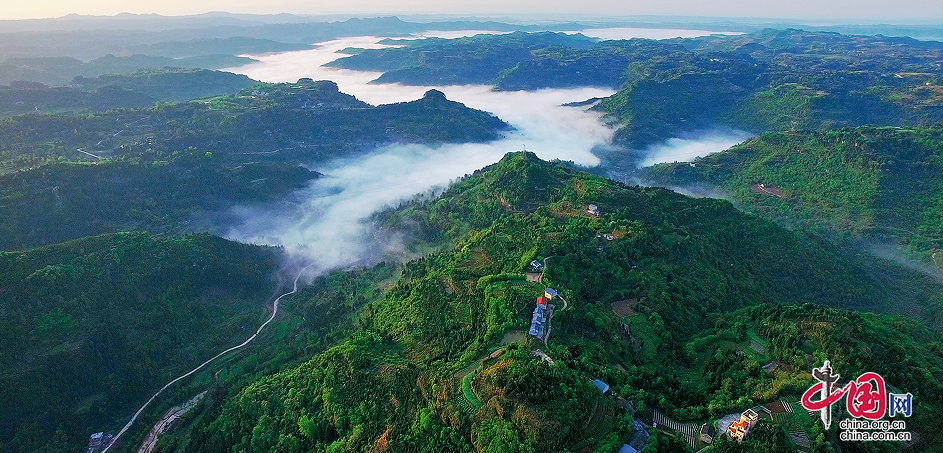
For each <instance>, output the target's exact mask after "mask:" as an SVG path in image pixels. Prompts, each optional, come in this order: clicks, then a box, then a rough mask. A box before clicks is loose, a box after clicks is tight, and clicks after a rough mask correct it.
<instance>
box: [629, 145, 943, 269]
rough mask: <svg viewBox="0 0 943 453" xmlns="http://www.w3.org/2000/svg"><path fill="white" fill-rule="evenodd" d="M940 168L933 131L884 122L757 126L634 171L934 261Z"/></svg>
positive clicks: (942, 260)
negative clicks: (736, 140)
mask: <svg viewBox="0 0 943 453" xmlns="http://www.w3.org/2000/svg"><path fill="white" fill-rule="evenodd" d="M941 175H943V130H941V129H939V128H887V127H883V128H882V127H860V128H855V129H842V130H837V131H830V132H787V133H767V134H763V135H762V136H760V137H757V138H754V139H751V140H749V141H747V142H746V143H743V144H741V145H738V146H735V147H733V148H731V149H729V150H727V151H725V152H722V153H716V154H713V155H710V156H707V157H705V158H701V159H698V160H696V161H695V162H694V164H693V166H692V165H689V164H687V163H684V164H664V165H657V166H655V167H652V168H648V169H645V170H643V177H646V178H649V179H652V180H654V181H655V182H656V183H659V184H667V185H676V186H697V185H713V186H719V187H721V188H722V189H723V190H724V191H725V192H727V193H728V194H729V196H730V197H731V198H732V199H733V200H734V201H735V202H736V203H738V204H741V205H743V206H744V207H745V208H746V209H747V210H749V211H751V212H755V213H757V214H761V215H763V216H766V217H769V218H773V219H776V220H779V221H783V222H787V223H792V224H799V225H803V226H805V227H811V228H818V229H821V230H824V231H827V232H829V233H831V234H833V235H835V236H837V237H839V238H848V239H858V240H860V239H866V240H877V241H882V242H890V243H892V244H902V245H905V246H906V247H908V248H909V249H910V250H912V251H914V252H916V253H917V254H919V255H922V259H924V260H926V261H927V262H928V263H929V264H933V263H932V262H933V260H936V263H935V264H936V265H937V266H940V265H943V256H940V255H939V253H940V249H941V248H943V178H941ZM760 184H762V185H763V186H762V187H760V186H759V185H760ZM764 188H766V190H764Z"/></svg>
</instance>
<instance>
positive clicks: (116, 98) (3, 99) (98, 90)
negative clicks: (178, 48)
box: [0, 67, 258, 117]
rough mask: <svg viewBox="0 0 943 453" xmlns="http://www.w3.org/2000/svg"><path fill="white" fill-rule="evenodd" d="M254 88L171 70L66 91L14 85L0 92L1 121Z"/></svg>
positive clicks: (79, 81) (98, 80)
mask: <svg viewBox="0 0 943 453" xmlns="http://www.w3.org/2000/svg"><path fill="white" fill-rule="evenodd" d="M256 83H258V82H256V81H254V80H252V79H250V78H248V77H246V76H243V75H236V74H232V73H229V72H221V71H210V70H206V69H180V68H170V67H167V68H161V69H146V70H144V69H142V70H137V71H134V72H131V73H128V74H121V75H118V74H109V75H103V76H99V77H82V76H78V77H76V78H75V79H73V80H72V82H71V84H70V86H67V87H49V86H46V85H43V84H41V83H38V82H21V81H16V82H13V83H11V84H10V86H9V87H3V86H0V117H5V116H12V115H17V114H23V113H43V114H56V113H58V114H62V113H87V112H104V111H107V110H114V109H120V108H126V109H135V108H144V107H152V106H153V105H154V103H155V102H183V101H189V100H191V99H196V98H205V97H216V96H226V95H233V94H236V93H238V92H239V91H240V90H242V89H243V88H248V87H251V86H253V85H255V84H256Z"/></svg>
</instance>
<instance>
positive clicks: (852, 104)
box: [331, 30, 943, 148]
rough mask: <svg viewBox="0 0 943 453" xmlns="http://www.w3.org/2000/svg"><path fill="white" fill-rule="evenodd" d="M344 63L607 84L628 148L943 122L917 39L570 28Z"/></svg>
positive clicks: (513, 86)
mask: <svg viewBox="0 0 943 453" xmlns="http://www.w3.org/2000/svg"><path fill="white" fill-rule="evenodd" d="M390 43H391V44H399V45H401V47H396V48H386V49H367V50H363V51H361V52H358V53H357V54H356V55H351V56H348V57H345V58H341V59H338V60H336V61H335V62H333V63H331V65H333V66H338V67H343V68H349V69H360V70H374V71H384V74H383V75H382V76H381V77H380V78H379V79H377V80H376V81H375V82H377V83H393V82H395V83H406V84H417V85H424V84H433V83H437V84H449V83H483V84H489V85H492V86H494V87H495V89H499V90H521V89H530V90H532V89H539V88H558V87H572V86H604V87H611V88H615V89H619V90H620V91H619V92H617V93H616V94H614V95H612V96H610V97H607V98H605V99H603V101H602V102H601V103H600V104H599V105H598V106H597V107H596V108H597V109H599V110H601V111H604V112H606V113H607V114H608V115H609V117H610V118H611V119H612V120H613V121H614V122H616V123H618V125H619V130H618V132H617V134H616V139H615V140H616V143H617V144H620V145H624V146H626V147H629V148H643V147H645V146H647V145H651V144H653V143H656V142H659V141H662V140H665V139H668V138H671V137H675V136H677V135H678V134H681V133H685V132H691V131H696V130H698V129H703V128H710V127H716V126H729V127H734V128H739V129H745V130H754V131H765V130H818V129H827V128H832V127H836V126H856V125H865V124H882V125H899V126H903V125H915V124H916V125H921V124H922V125H930V124H938V123H940V122H941V121H943V116H941V114H943V110H941V109H940V101H941V96H940V93H941V91H940V83H941V80H940V63H941V62H943V45H941V44H940V43H939V42H932V41H931V42H924V41H917V40H914V39H910V38H888V37H882V36H877V37H865V36H846V35H840V34H837V33H825V32H806V31H801V30H763V31H758V32H754V33H749V34H745V35H739V36H719V35H718V36H710V37H702V38H690V39H674V40H662V41H654V40H644V39H631V40H623V41H601V42H600V41H598V40H595V39H589V38H586V37H584V36H581V35H567V34H563V33H549V32H547V33H533V34H528V33H511V34H505V35H478V36H474V37H469V38H462V39H453V40H436V39H423V40H412V41H404V40H396V41H391V42H390Z"/></svg>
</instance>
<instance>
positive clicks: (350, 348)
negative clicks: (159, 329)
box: [166, 153, 943, 452]
mask: <svg viewBox="0 0 943 453" xmlns="http://www.w3.org/2000/svg"><path fill="white" fill-rule="evenodd" d="M590 203H592V204H596V205H598V206H599V209H600V210H601V215H600V216H599V217H596V216H593V215H591V214H588V213H586V212H585V211H586V206H587V205H588V204H590ZM377 220H378V221H380V222H382V223H383V224H384V225H386V227H387V228H389V229H393V230H397V229H400V228H401V227H404V226H406V225H409V226H410V227H411V228H413V231H416V232H417V233H416V234H414V235H412V236H410V237H408V238H407V242H409V243H411V244H413V245H414V246H417V247H423V248H425V247H428V246H430V245H431V246H433V247H437V248H438V249H439V251H438V252H435V253H432V254H430V255H427V256H426V257H424V258H421V259H418V260H415V261H411V262H409V263H407V264H406V266H405V268H404V269H403V270H402V276H401V277H400V279H399V280H398V281H397V282H396V283H394V284H393V285H392V286H391V287H389V289H387V290H386V291H385V293H384V295H383V296H382V298H381V299H380V300H377V301H375V302H372V303H370V304H368V305H367V307H366V309H365V310H364V311H363V312H362V315H361V318H360V321H359V322H358V325H359V327H358V329H357V331H356V332H355V333H354V334H352V335H351V336H349V337H348V338H347V339H346V340H344V341H342V342H341V343H339V344H338V345H337V346H335V347H333V348H331V349H329V350H327V351H325V352H323V353H321V354H317V355H315V356H314V357H313V358H312V359H311V360H309V361H308V362H307V363H305V364H303V365H300V366H298V367H293V368H289V369H287V370H285V371H283V372H280V373H277V374H275V375H272V376H270V377H267V378H264V379H261V380H259V381H257V382H255V383H252V384H250V385H248V386H246V387H245V388H243V389H241V390H240V391H239V392H238V393H237V394H234V395H233V396H231V397H230V398H228V399H227V400H226V401H225V403H223V404H221V405H218V406H214V407H213V408H208V409H206V411H207V412H206V413H205V414H213V415H212V416H210V415H204V416H202V417H201V418H200V420H199V421H197V422H196V423H195V425H194V426H193V427H192V429H190V430H189V432H188V434H186V435H177V436H176V437H175V441H174V443H173V445H172V446H169V447H168V450H166V451H190V452H217V451H219V452H222V451H226V452H231V451H237V452H240V451H246V452H248V451H263V452H264V451H271V452H275V451H278V452H293V451H332V452H333V451H430V452H432V451H435V452H445V451H463V452H464V451H470V450H472V449H475V450H477V451H483V452H499V451H501V452H505V451H522V452H550V451H553V452H557V451H581V450H582V449H583V448H586V447H589V448H593V447H595V448H596V451H615V450H617V449H618V447H620V446H621V444H622V443H623V442H624V441H626V440H627V438H626V436H627V429H628V430H630V429H631V427H630V426H631V425H630V424H629V422H628V421H627V418H626V417H627V415H626V414H625V413H624V412H620V411H621V410H618V411H617V410H615V409H614V407H613V404H614V402H613V400H611V399H609V398H607V397H602V396H601V395H600V394H599V391H598V390H597V389H596V388H595V387H593V386H592V385H591V384H590V381H591V380H592V379H593V378H598V379H602V380H604V381H605V382H607V383H609V384H610V385H611V387H612V389H613V391H614V392H615V394H616V395H618V396H622V397H625V398H627V399H629V400H632V401H634V402H635V403H636V404H637V405H639V407H647V408H656V409H658V410H660V411H662V412H663V413H665V414H667V415H668V416H670V417H672V418H674V419H676V420H680V421H696V422H699V423H700V422H701V421H703V420H707V419H709V418H712V417H717V416H720V415H723V414H726V413H730V412H735V411H742V410H744V409H746V408H749V407H751V406H753V405H755V404H758V403H766V402H773V401H776V400H777V399H778V398H780V397H783V398H792V399H793V401H795V398H796V395H797V394H798V393H800V392H801V391H802V390H804V389H805V388H806V387H807V386H808V385H809V383H810V379H809V374H808V370H809V369H810V368H811V367H812V366H818V365H819V364H820V363H821V360H824V358H829V359H830V360H832V363H833V364H834V365H835V366H836V367H838V368H839V369H841V370H842V373H843V375H853V374H855V373H859V372H862V371H867V370H873V371H876V372H880V373H883V374H884V376H885V377H886V378H887V379H888V381H889V383H890V384H891V385H893V386H894V387H895V388H901V389H906V390H907V391H910V392H913V394H914V395H915V396H914V401H915V404H916V405H917V407H916V408H915V410H914V413H915V414H917V413H919V414H920V415H919V416H915V417H914V418H912V419H910V421H909V425H908V426H909V427H910V428H911V429H913V430H914V431H916V432H918V433H920V436H921V439H923V441H924V442H925V443H924V444H923V445H924V446H929V445H935V443H934V442H935V441H934V440H933V439H934V438H935V437H934V436H936V433H938V432H939V430H938V427H939V424H938V423H939V422H938V421H937V417H938V416H939V407H940V404H941V401H940V395H941V394H943V384H941V382H940V380H939V376H940V375H941V372H943V354H941V352H943V350H941V348H940V337H939V333H938V332H936V331H931V330H928V329H927V328H926V327H923V324H922V323H921V322H920V321H916V320H914V319H913V318H909V317H899V316H897V315H893V316H891V315H877V314H871V313H868V312H866V311H849V310H848V309H849V308H854V309H859V310H860V309H865V310H868V309H872V310H879V311H893V310H898V309H899V308H900V307H899V306H898V304H904V305H906V304H907V303H912V304H919V303H926V302H927V301H928V300H930V301H932V300H939V296H940V294H943V286H941V285H940V284H939V283H936V282H934V281H932V280H929V279H925V278H924V277H922V276H921V275H919V274H914V273H912V272H909V271H906V270H899V272H900V273H901V276H902V277H903V278H905V279H909V281H912V282H914V285H913V286H912V287H908V288H907V289H905V290H903V291H898V290H896V289H894V288H886V287H883V286H881V285H880V284H879V283H878V282H876V281H875V280H874V279H873V278H872V277H873V275H871V274H870V273H871V272H872V271H873V269H871V268H868V267H865V266H863V265H862V263H860V262H858V261H857V258H855V257H848V256H845V255H843V254H842V253H841V252H839V251H838V250H836V249H835V248H834V247H832V246H830V245H828V244H827V243H822V242H820V241H816V240H814V238H812V237H809V236H806V235H804V234H802V233H799V232H791V231H787V230H785V229H783V228H781V227H778V226H776V225H775V224H773V223H771V222H769V221H766V220H762V219H760V218H758V217H754V216H750V215H746V214H743V213H741V212H739V211H737V210H736V209H734V208H733V206H731V205H730V204H729V203H728V202H725V201H719V200H711V199H692V198H687V197H683V196H681V195H678V194H675V193H672V192H669V191H666V190H663V189H650V188H640V187H627V186H624V185H622V184H619V183H616V182H613V181H609V180H606V179H603V178H600V177H596V176H591V175H589V174H585V173H580V172H576V171H573V170H570V169H568V168H567V167H566V166H564V165H561V164H551V163H547V162H543V161H540V160H538V159H537V158H536V157H534V155H533V154H529V153H512V154H509V155H508V156H506V157H505V158H504V159H503V160H502V161H501V162H499V163H498V164H495V165H493V166H491V167H488V168H486V169H484V170H482V171H479V172H476V173H475V174H473V175H471V176H469V177H466V178H465V179H463V180H462V181H460V182H457V183H456V184H454V185H453V186H452V187H450V188H449V189H448V190H447V191H446V192H445V193H444V194H442V195H441V196H440V197H438V198H437V199H435V200H431V201H429V200H426V201H417V202H414V203H411V204H410V205H408V206H406V207H403V208H401V209H398V210H394V211H389V212H386V213H383V214H381V215H379V216H378V217H377ZM603 234H609V235H610V236H609V237H611V240H610V239H608V238H607V237H603V236H602V235H603ZM533 259H546V262H547V263H548V269H547V271H546V272H545V274H544V282H543V283H544V284H536V283H530V282H527V281H525V280H524V275H523V271H524V267H525V265H526V264H527V263H529V262H530V261H531V260H533ZM885 265H886V266H888V267H893V265H892V264H889V263H886V264H885ZM544 285H546V286H550V287H553V288H556V289H558V290H559V291H560V294H561V296H563V297H564V298H565V299H566V301H567V303H566V305H568V308H566V309H564V307H563V305H564V304H563V303H562V302H561V301H560V300H556V301H555V302H554V303H555V304H556V305H557V308H556V314H555V315H554V317H553V318H552V326H553V327H552V334H551V336H550V338H549V343H548V345H547V346H544V345H543V343H539V344H538V343H537V342H536V341H534V340H532V339H531V340H528V339H526V338H527V336H526V335H523V334H521V333H519V332H521V331H524V332H526V329H527V326H528V325H529V323H530V312H531V311H532V310H533V306H534V300H535V298H536V297H537V295H539V294H542V293H543V288H544ZM918 286H919V287H921V288H922V290H923V291H926V292H927V293H924V294H914V293H913V292H909V291H911V290H912V289H913V287H918ZM927 294H931V296H932V297H929V298H927V297H926V296H927ZM628 300H633V301H635V302H631V309H630V310H629V313H628V314H626V313H622V314H617V313H616V312H615V311H614V310H613V308H612V306H611V303H613V302H615V301H628ZM908 300H909V301H910V302H904V301H908ZM621 316H625V317H621ZM522 337H523V338H524V339H521V338H522ZM754 344H755V345H754ZM498 348H503V349H504V352H503V354H500V355H491V353H492V351H495V350H496V349H498ZM537 348H539V349H541V350H543V351H544V352H545V353H546V354H547V355H548V356H549V357H550V358H552V360H553V364H548V363H544V362H543V361H541V360H539V359H537V358H535V357H532V355H531V353H532V350H535V349H537ZM879 350H880V351H886V354H885V353H883V352H882V353H881V354H872V351H879ZM888 357H893V358H894V359H893V360H886V359H887V358H888ZM773 360H775V361H778V362H779V363H780V364H781V365H782V366H781V367H780V371H777V372H773V373H767V372H765V371H762V370H761V369H760V366H761V365H763V364H764V363H765V362H767V361H773ZM763 429H764V430H769V433H768V434H764V435H758V436H756V438H755V439H754V440H753V441H752V442H757V440H756V439H773V438H775V439H780V440H782V439H785V432H784V431H783V429H784V426H783V425H781V424H779V423H778V422H775V423H774V422H770V423H769V424H768V425H767V426H766V427H765V428H763ZM810 434H811V438H812V439H814V442H815V445H816V448H820V447H821V448H825V450H822V451H828V450H827V447H826V446H825V445H824V442H825V441H826V440H827V439H829V436H831V435H832V434H829V433H824V434H823V436H822V437H817V436H816V433H815V432H811V433H810ZM181 436H183V437H181ZM658 439H660V438H658ZM673 442H674V441H672V440H670V439H662V440H658V441H657V442H656V443H658V444H660V445H661V444H664V445H666V447H664V448H666V449H663V450H661V451H669V450H667V448H671V447H670V446H677V444H676V443H673ZM784 442H786V441H784ZM786 444H787V445H788V442H787V443H786ZM746 445H754V446H756V445H757V444H755V443H754V444H746ZM887 447H889V448H896V446H894V445H887ZM674 451H677V450H674ZM784 451H790V450H788V449H787V450H784Z"/></svg>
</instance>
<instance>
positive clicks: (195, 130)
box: [0, 79, 509, 171]
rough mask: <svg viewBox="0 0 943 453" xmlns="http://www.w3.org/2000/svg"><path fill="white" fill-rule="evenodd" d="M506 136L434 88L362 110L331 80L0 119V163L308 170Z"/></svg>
mask: <svg viewBox="0 0 943 453" xmlns="http://www.w3.org/2000/svg"><path fill="white" fill-rule="evenodd" d="M508 128H509V126H508V125H507V124H506V123H505V122H503V121H501V120H500V119H498V118H496V117H494V116H493V115H491V114H490V113H487V112H483V111H480V110H475V109H470V108H468V107H465V106H464V105H463V104H461V103H458V102H453V101H449V100H447V99H445V96H444V95H442V93H441V92H438V91H434V90H433V91H430V92H428V93H426V95H425V96H424V97H423V98H421V99H418V100H416V101H412V102H402V103H397V104H387V105H380V106H371V105H368V104H366V103H364V102H362V101H359V100H357V99H356V98H355V97H353V96H351V95H348V94H344V93H341V92H339V91H338V88H337V84H335V83H334V82H330V81H318V82H315V81H313V80H311V79H301V80H299V81H298V83H281V84H261V85H258V86H257V87H253V88H247V89H244V90H242V91H240V92H239V93H238V94H236V95H232V96H219V97H215V98H210V99H201V100H195V101H190V102H183V103H167V104H160V105H158V106H154V107H150V108H144V109H130V110H118V111H109V112H104V113H96V114H83V115H20V116H16V117H12V118H9V119H3V120H0V162H2V163H3V164H4V165H9V166H13V167H23V166H29V165H35V164H37V163H41V162H44V161H46V160H48V159H50V158H53V159H55V158H58V157H59V156H61V157H62V158H65V159H69V160H71V159H75V158H79V157H81V158H83V159H84V156H83V155H82V154H80V153H78V152H76V151H75V150H76V149H77V148H81V149H82V150H84V151H88V152H91V153H94V154H96V155H98V156H101V157H104V158H120V157H122V156H127V155H134V154H138V153H141V152H144V151H146V150H148V149H153V150H161V151H166V152H173V151H178V150H184V149H187V148H188V147H191V146H192V147H195V148H198V149H200V150H203V151H210V152H213V153H214V155H215V156H217V157H222V158H225V159H227V160H230V161H237V162H244V161H245V159H256V160H262V161H269V162H271V161H279V162H311V161H314V160H318V159H326V158H332V157H342V156H344V155H346V154H347V153H350V152H353V151H357V150H360V149H362V148H365V147H375V146H376V145H382V144H388V143H391V142H400V143H415V142H422V143H442V142H470V141H487V140H492V139H495V138H498V137H500V135H501V134H502V133H503V132H504V131H505V130H507V129H508ZM247 156H251V157H247ZM5 170H6V171H9V170H8V169H5Z"/></svg>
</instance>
